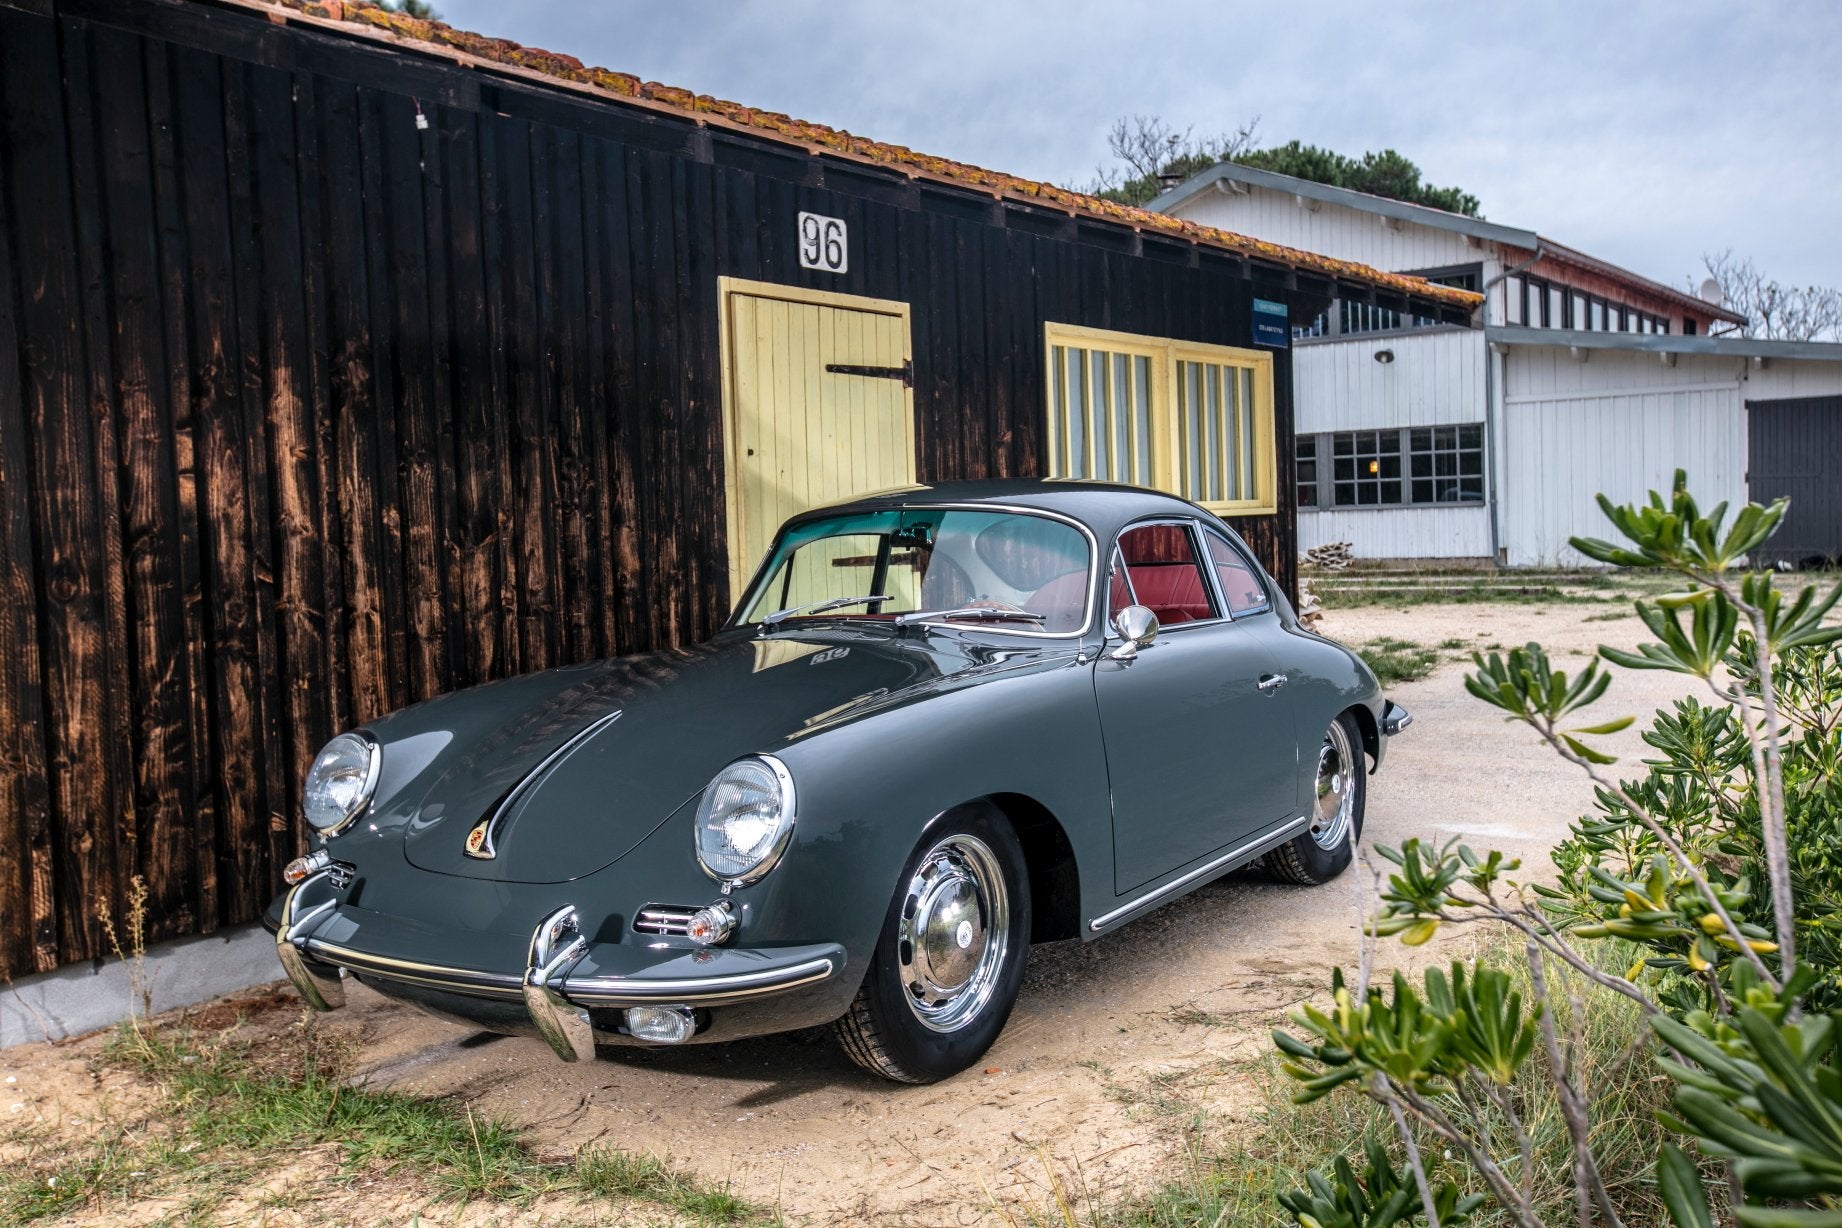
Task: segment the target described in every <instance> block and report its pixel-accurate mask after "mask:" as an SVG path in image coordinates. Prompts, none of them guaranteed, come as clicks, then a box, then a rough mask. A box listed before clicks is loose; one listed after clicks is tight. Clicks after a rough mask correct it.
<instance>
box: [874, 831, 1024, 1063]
mask: <svg viewBox="0 0 1842 1228" xmlns="http://www.w3.org/2000/svg"><path fill="white" fill-rule="evenodd" d="M1009 950H1010V900H1009V897H1008V895H1007V893H1006V891H1005V886H1004V871H1003V869H1002V867H1000V866H999V864H998V859H997V857H996V856H995V855H994V854H993V853H992V851H991V848H990V846H988V845H987V844H986V843H985V842H984V841H983V840H980V839H978V838H977V837H975V836H965V835H960V836H948V837H947V838H946V839H944V840H942V841H941V842H940V843H939V844H936V845H935V846H934V847H933V848H931V849H929V850H928V851H927V855H926V856H924V857H923V858H921V863H920V864H919V865H918V866H916V867H915V872H914V874H913V875H911V876H910V877H909V880H908V884H907V886H906V887H905V888H904V889H903V893H902V915H901V926H900V928H899V930H898V932H897V941H896V958H897V961H898V962H899V963H900V965H901V977H902V988H903V990H904V996H905V997H906V998H907V999H908V1006H909V1009H911V1010H913V1011H914V1013H915V1018H917V1019H919V1020H920V1021H921V1022H922V1023H923V1024H924V1025H926V1026H927V1027H929V1028H931V1029H933V1030H934V1031H936V1032H951V1031H954V1030H956V1029H958V1028H961V1027H963V1026H965V1025H966V1024H967V1023H968V1022H970V1021H971V1020H972V1019H974V1018H976V1017H977V1016H978V1015H979V1014H980V1012H982V1011H983V1010H984V1009H985V1007H986V1005H987V1004H989V1003H990V1002H991V999H992V997H993V995H994V994H995V993H996V991H997V985H998V976H999V973H1000V972H1001V971H1002V970H1003V967H1004V957H1005V954H1006V953H1007V952H1008V951H1009Z"/></svg>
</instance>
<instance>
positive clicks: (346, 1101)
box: [0, 1017, 768, 1224]
mask: <svg viewBox="0 0 1842 1228" xmlns="http://www.w3.org/2000/svg"><path fill="white" fill-rule="evenodd" d="M353 1047H354V1046H353V1043H352V1042H351V1041H350V1040H348V1039H346V1038H344V1037H342V1036H339V1035H335V1034H330V1033H327V1032H324V1031H322V1030H321V1029H319V1028H317V1027H316V1026H315V1024H314V1021H313V1019H312V1018H311V1017H307V1018H304V1019H303V1021H302V1023H301V1024H300V1025H298V1026H297V1027H296V1028H295V1029H294V1030H293V1031H292V1032H291V1033H290V1034H288V1035H287V1036H285V1037H281V1038H274V1039H271V1040H268V1041H266V1042H263V1043H251V1042H243V1041H235V1040H230V1039H226V1038H225V1037H222V1036H215V1037H201V1036H199V1035H197V1034H193V1033H189V1032H173V1033H165V1032H160V1031H157V1030H155V1029H153V1028H152V1027H150V1026H148V1025H146V1024H144V1023H140V1022H138V1021H136V1022H134V1023H130V1024H128V1025H124V1027H123V1028H122V1030H121V1032H120V1033H119V1034H118V1035H117V1037H116V1038H115V1039H114V1040H113V1041H112V1042H111V1043H110V1045H109V1046H108V1047H107V1049H106V1050H105V1051H104V1053H103V1056H102V1058H101V1059H100V1060H101V1061H102V1062H103V1063H104V1064H107V1065H111V1066H115V1067H117V1068H120V1069H125V1070H128V1071H130V1072H132V1073H134V1074H136V1075H138V1076H140V1077H141V1078H142V1079H143V1080H145V1081H146V1082H147V1083H148V1084H151V1085H152V1087H153V1088H154V1089H155V1091H156V1095H157V1107H156V1109H155V1111H154V1112H153V1113H151V1114H148V1115H146V1116H145V1117H144V1119H142V1120H138V1121H134V1122H120V1123H117V1124H116V1125H115V1126H114V1127H113V1128H112V1130H111V1132H110V1133H109V1134H108V1135H107V1136H106V1137H101V1138H96V1137H91V1138H86V1139H81V1140H77V1141H75V1142H71V1143H67V1144H65V1145H62V1146H59V1145H56V1144H52V1143H49V1142H46V1143H45V1144H44V1145H42V1146H40V1147H38V1148H37V1149H35V1150H34V1151H33V1152H32V1153H31V1154H29V1155H28V1156H27V1157H26V1158H25V1160H24V1162H22V1163H19V1164H15V1165H12V1166H10V1167H9V1169H8V1171H6V1172H5V1173H4V1174H0V1223H18V1222H27V1221H30V1220H35V1219H47V1218H52V1217H56V1216H59V1215H63V1214H65V1213H67V1212H71V1211H74V1210H77V1209H80V1208H85V1207H95V1206H97V1205H98V1204H102V1203H106V1202H111V1201H116V1200H121V1199H131V1198H147V1197H160V1198H171V1199H179V1200H183V1201H184V1203H185V1207H186V1217H187V1218H206V1219H208V1218H210V1217H211V1216H212V1214H213V1213H214V1212H216V1211H218V1210H220V1209H221V1208H222V1207H223V1206H224V1204H225V1203H226V1202H228V1201H229V1200H230V1198H232V1197H233V1196H234V1195H236V1194H238V1193H240V1192H242V1190H243V1188H244V1187H245V1186H246V1185H247V1183H248V1180H249V1179H250V1177H251V1175H252V1174H253V1173H257V1172H261V1171H263V1170H265V1169H268V1170H273V1169H274V1168H275V1166H276V1158H277V1157H278V1156H279V1157H293V1156H295V1155H298V1154H300V1153H301V1152H303V1151H306V1150H307V1149H309V1148H325V1149H330V1150H331V1151H332V1152H333V1154H335V1155H336V1156H337V1158H338V1165H339V1170H340V1178H341V1179H350V1178H353V1177H356V1176H358V1175H360V1174H377V1173H380V1172H381V1173H388V1174H392V1175H394V1176H397V1177H399V1178H400V1179H401V1180H402V1181H403V1183H404V1184H405V1186H406V1188H407V1189H409V1190H411V1191H427V1192H428V1193H429V1195H430V1196H431V1197H434V1198H449V1199H453V1200H457V1201H463V1202H470V1201H476V1200H478V1201H487V1202H496V1203H506V1204H512V1205H517V1206H525V1205H528V1204H530V1203H531V1202H532V1201H533V1200H535V1199H536V1198H538V1197H540V1196H543V1195H550V1194H558V1195H564V1196H574V1197H580V1198H591V1199H592V1198H620V1199H635V1200H642V1201H646V1202H651V1203H655V1204H658V1205H660V1206H662V1207H665V1208H669V1209H670V1210H672V1211H674V1212H676V1213H678V1214H679V1215H680V1216H683V1217H685V1218H687V1219H690V1220H694V1221H696V1222H699V1223H706V1224H739V1223H759V1222H766V1221H767V1219H768V1217H767V1216H765V1215H764V1214H763V1213H762V1212H760V1211H759V1210H758V1209H756V1208H754V1207H752V1206H750V1205H748V1204H747V1203H745V1202H744V1201H743V1200H742V1199H740V1198H739V1197H737V1196H736V1195H734V1194H733V1193H731V1192H730V1191H729V1190H727V1189H717V1188H712V1187H709V1186H706V1185H702V1184H700V1183H699V1182H698V1181H697V1180H696V1179H694V1178H692V1177H689V1176H686V1175H683V1174H680V1173H676V1172H673V1171H672V1170H670V1169H668V1168H667V1167H666V1166H665V1165H664V1164H663V1163H662V1162H660V1161H659V1160H657V1159H655V1158H652V1157H635V1156H632V1155H628V1154H625V1153H621V1152H615V1151H609V1150H603V1149H585V1150H584V1151H582V1152H581V1153H580V1154H578V1155H577V1156H576V1157H575V1158H574V1160H573V1161H565V1162H551V1161H546V1160H542V1159H539V1158H538V1157H536V1156H535V1155H533V1154H532V1152H531V1150H530V1148H529V1147H528V1145H527V1144H526V1143H525V1141H524V1139H523V1137H522V1135H521V1134H520V1132H519V1131H518V1130H517V1129H516V1128H515V1127H514V1126H513V1125H511V1124H510V1123H508V1122H506V1121H503V1120H501V1119H498V1118H495V1117H490V1116H486V1115H483V1114H480V1113H476V1112H475V1111H474V1110H473V1109H472V1108H471V1107H470V1106H462V1105H458V1104H456V1103H455V1102H454V1101H452V1100H448V1099H444V1098H439V1097H427V1096H415V1095H410V1094H408V1093H405V1092H399V1091H392V1090H387V1089H381V1088H371V1087H367V1086H364V1085H363V1084H362V1083H355V1082H354V1081H353V1079H352V1077H351V1068H352V1064H353V1062H352V1059H353ZM276 1197H285V1195H284V1196H271V1202H273V1201H274V1199H275V1198H276Z"/></svg>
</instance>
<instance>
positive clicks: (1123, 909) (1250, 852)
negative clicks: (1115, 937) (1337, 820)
mask: <svg viewBox="0 0 1842 1228" xmlns="http://www.w3.org/2000/svg"><path fill="white" fill-rule="evenodd" d="M1309 826H1310V820H1309V819H1307V818H1306V817H1305V816H1304V815H1300V816H1299V817H1298V818H1296V819H1293V820H1292V821H1291V822H1290V823H1287V824H1286V825H1285V826H1284V827H1281V828H1280V829H1279V830H1278V831H1275V832H1269V833H1268V834H1266V835H1264V836H1260V837H1257V838H1256V839H1253V840H1249V841H1248V842H1247V843H1246V844H1243V845H1242V846H1241V847H1240V848H1237V849H1235V850H1233V851H1232V852H1228V853H1224V854H1222V855H1221V856H1220V857H1217V858H1216V859H1215V860H1214V861H1211V862H1210V863H1209V864H1208V865H1206V866H1198V867H1196V868H1195V869H1194V870H1191V871H1190V872H1189V873H1188V874H1185V875H1184V876H1183V877H1182V878H1177V879H1172V880H1171V881H1170V882H1168V883H1165V884H1164V885H1163V886H1162V887H1156V888H1153V889H1152V890H1150V891H1147V892H1146V893H1145V894H1144V895H1141V896H1140V897H1138V899H1136V900H1133V901H1132V902H1131V903H1130V904H1122V905H1121V906H1119V907H1118V908H1115V909H1114V910H1113V911H1112V912H1109V913H1104V914H1102V915H1101V916H1098V917H1095V918H1094V919H1093V920H1092V921H1089V922H1088V923H1087V928H1088V929H1089V930H1092V931H1094V932H1095V933H1098V932H1099V931H1101V930H1103V929H1105V928H1106V927H1107V926H1109V925H1111V924H1113V922H1115V921H1117V920H1119V919H1120V918H1121V917H1124V916H1125V915H1126V914H1128V913H1133V912H1137V911H1138V910H1139V909H1141V908H1144V907H1145V906H1146V905H1148V904H1153V903H1156V902H1157V901H1158V900H1161V899H1163V898H1164V897H1165V896H1168V895H1175V894H1176V893H1177V892H1179V891H1181V890H1183V889H1184V888H1185V887H1187V886H1189V885H1190V884H1191V883H1194V882H1195V881H1196V880H1197V879H1199V878H1207V877H1208V876H1209V875H1211V874H1219V873H1221V872H1222V871H1224V870H1226V869H1227V868H1228V867H1229V866H1230V865H1231V864H1232V863H1233V862H1235V861H1237V860H1241V859H1245V858H1252V857H1255V856H1257V855H1259V854H1260V853H1264V852H1266V850H1268V849H1270V848H1274V847H1276V846H1278V845H1281V844H1284V843H1285V842H1286V841H1287V840H1290V839H1291V838H1292V837H1293V836H1296V835H1298V833H1300V832H1301V831H1304V830H1305V829H1306V828H1307V827H1309Z"/></svg>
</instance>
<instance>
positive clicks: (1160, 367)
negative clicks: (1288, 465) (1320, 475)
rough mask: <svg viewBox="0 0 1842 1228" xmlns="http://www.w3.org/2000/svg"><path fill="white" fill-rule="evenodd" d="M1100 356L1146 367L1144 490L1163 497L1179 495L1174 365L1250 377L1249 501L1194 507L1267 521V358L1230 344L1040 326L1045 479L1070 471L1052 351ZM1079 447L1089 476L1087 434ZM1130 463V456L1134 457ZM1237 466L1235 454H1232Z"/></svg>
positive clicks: (1273, 452)
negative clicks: (1139, 361)
mask: <svg viewBox="0 0 1842 1228" xmlns="http://www.w3.org/2000/svg"><path fill="white" fill-rule="evenodd" d="M1058 346H1060V347H1068V348H1075V349H1082V350H1096V349H1100V350H1105V351H1107V352H1109V353H1112V354H1123V355H1127V356H1130V357H1133V358H1147V359H1149V360H1150V366H1151V379H1150V390H1149V396H1148V400H1149V411H1150V412H1149V422H1150V435H1151V441H1150V452H1151V456H1150V462H1151V463H1150V466H1149V468H1150V474H1151V486H1152V487H1153V488H1155V489H1158V490H1162V491H1165V492H1167V493H1170V494H1175V495H1181V494H1182V493H1183V486H1184V481H1183V476H1184V475H1183V473H1182V471H1181V468H1180V464H1181V453H1182V449H1181V447H1180V446H1179V439H1178V436H1179V433H1180V423H1179V406H1178V398H1177V395H1176V387H1177V379H1178V374H1177V373H1178V364H1179V363H1185V362H1188V363H1197V364H1206V365H1210V366H1217V367H1228V368H1233V369H1236V370H1246V371H1250V372H1251V373H1252V385H1253V440H1252V450H1253V463H1252V465H1251V467H1250V468H1251V476H1252V478H1253V491H1254V493H1253V497H1251V498H1247V499H1234V500H1208V501H1204V500H1200V499H1199V500H1196V501H1195V502H1197V503H1198V504H1199V505H1200V506H1202V507H1205V508H1207V509H1208V510H1209V511H1211V512H1214V513H1216V514H1217V515H1221V516H1257V515H1271V514H1273V513H1275V512H1277V511H1278V510H1279V504H1278V490H1279V483H1278V476H1279V457H1278V448H1277V439H1276V437H1275V435H1274V432H1273V356H1272V354H1271V353H1269V352H1268V351H1265V350H1255V349H1244V348H1242V347H1240V346H1231V345H1207V344H1204V343H1202V342H1195V341H1176V340H1173V339H1170V338H1163V337H1148V336H1145V335H1143V334H1140V333H1122V332H1114V331H1113V330H1111V329H1104V328H1087V327H1084V326H1081V325H1076V324H1056V323H1053V322H1051V323H1047V324H1045V325H1044V326H1043V371H1044V376H1045V382H1044V385H1043V387H1044V393H1043V395H1044V399H1045V402H1046V408H1047V414H1048V419H1049V433H1048V455H1049V465H1048V469H1049V476H1051V477H1067V476H1069V474H1070V471H1071V470H1072V469H1074V468H1075V466H1074V465H1072V464H1071V462H1072V460H1073V459H1074V458H1073V457H1072V456H1070V455H1069V453H1068V449H1069V447H1070V443H1071V440H1072V438H1073V435H1074V432H1073V431H1072V430H1071V429H1070V427H1069V423H1068V421H1067V420H1066V410H1067V409H1069V408H1072V406H1064V407H1062V409H1060V410H1058V407H1057V405H1056V363H1055V352H1056V348H1057V347H1058ZM1081 434H1082V437H1083V438H1084V439H1085V440H1086V451H1087V455H1086V456H1085V457H1084V458H1083V459H1084V462H1085V463H1084V464H1083V465H1082V466H1080V467H1081V468H1083V469H1085V470H1087V471H1088V472H1090V473H1091V472H1093V470H1094V468H1095V467H1096V466H1095V451H1094V449H1095V447H1096V444H1095V442H1094V432H1093V431H1092V430H1091V429H1089V430H1084V431H1083V432H1081ZM1134 459H1136V457H1134ZM1237 459H1238V454H1237Z"/></svg>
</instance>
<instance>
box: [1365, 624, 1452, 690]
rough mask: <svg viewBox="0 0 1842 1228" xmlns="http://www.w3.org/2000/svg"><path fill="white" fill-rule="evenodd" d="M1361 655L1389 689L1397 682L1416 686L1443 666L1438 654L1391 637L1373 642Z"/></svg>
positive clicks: (1407, 641)
mask: <svg viewBox="0 0 1842 1228" xmlns="http://www.w3.org/2000/svg"><path fill="white" fill-rule="evenodd" d="M1357 651H1359V652H1360V653H1361V654H1362V659H1363V660H1364V661H1367V662H1368V663H1369V668H1370V669H1372V670H1374V671H1375V677H1376V679H1377V681H1379V682H1380V683H1381V684H1382V685H1383V686H1385V687H1386V686H1393V685H1394V684H1395V683H1397V682H1416V681H1418V680H1419V679H1421V678H1424V677H1426V676H1427V675H1428V674H1430V673H1432V672H1433V667H1434V666H1436V665H1438V664H1439V654H1438V652H1436V651H1435V650H1433V649H1431V648H1427V647H1425V646H1424V645H1421V644H1415V643H1413V642H1411V641H1409V640H1402V639H1396V638H1394V637H1393V636H1391V635H1384V636H1382V637H1381V638H1380V639H1375V640H1370V641H1369V642H1368V643H1366V644H1364V645H1362V647H1361V648H1360V649H1358V650H1357Z"/></svg>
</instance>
